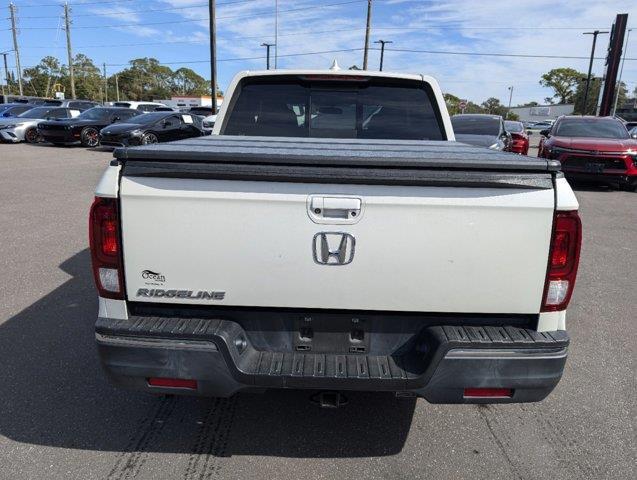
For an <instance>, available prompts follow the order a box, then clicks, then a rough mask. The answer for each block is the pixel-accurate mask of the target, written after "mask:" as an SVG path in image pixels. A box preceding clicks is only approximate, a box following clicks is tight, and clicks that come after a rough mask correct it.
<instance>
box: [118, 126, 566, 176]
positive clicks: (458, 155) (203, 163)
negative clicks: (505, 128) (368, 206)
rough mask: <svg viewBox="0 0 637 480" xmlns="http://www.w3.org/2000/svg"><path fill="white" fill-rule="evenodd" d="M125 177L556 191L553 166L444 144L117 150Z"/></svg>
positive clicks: (312, 141) (283, 140) (284, 140)
mask: <svg viewBox="0 0 637 480" xmlns="http://www.w3.org/2000/svg"><path fill="white" fill-rule="evenodd" d="M114 155H115V158H117V159H118V160H119V161H120V162H122V163H123V164H124V175H127V176H152V177H157V176H160V177H186V178H215V179H229V180H262V181H288V182H290V181H292V182H305V183H357V184H361V183H362V184H392V185H440V184H445V185H447V184H453V185H458V184H462V185H463V186H481V187H484V186H487V185H490V186H502V187H509V188H510V187H512V186H517V187H521V188H552V181H551V173H552V172H557V171H559V169H560V163H559V162H557V161H555V160H546V159H543V158H536V157H527V156H524V155H516V154H512V153H506V152H498V151H494V150H488V149H485V148H480V147H475V146H472V145H465V144H463V143H458V142H446V141H427V140H422V141H414V140H366V139H333V138H290V137H241V136H220V135H212V136H206V137H199V138H193V139H188V140H182V141H178V142H172V143H161V144H154V145H146V146H142V147H132V148H118V149H116V150H115V153H114Z"/></svg>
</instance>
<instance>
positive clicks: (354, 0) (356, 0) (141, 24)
mask: <svg viewBox="0 0 637 480" xmlns="http://www.w3.org/2000/svg"><path fill="white" fill-rule="evenodd" d="M364 1H367V0H348V1H346V2H336V3H326V4H321V5H314V4H312V5H306V6H303V7H298V8H289V9H287V10H279V13H287V12H300V11H307V10H310V9H313V8H327V7H336V6H341V5H349V4H351V3H360V2H364ZM206 5H207V4H206ZM158 11H159V10H158ZM102 15H105V14H102ZM266 15H267V16H269V15H274V12H270V11H267V12H258V13H245V14H239V15H225V16H221V17H217V19H218V20H221V19H226V18H251V17H263V16H266ZM90 16H93V15H90ZM108 16H112V15H111V14H109V15H108ZM58 17H59V16H55V17H50V18H58ZM203 20H205V19H203V18H189V19H184V20H169V21H163V22H137V23H122V24H115V25H77V26H75V28H82V29H96V28H121V27H144V26H149V25H173V24H174V25H176V24H179V23H197V22H201V21H203ZM22 29H23V30H57V27H23V28H22Z"/></svg>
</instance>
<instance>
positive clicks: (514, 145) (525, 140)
mask: <svg viewBox="0 0 637 480" xmlns="http://www.w3.org/2000/svg"><path fill="white" fill-rule="evenodd" d="M504 128H506V131H507V132H509V133H510V134H511V148H510V151H511V152H513V153H519V154H520V155H528V154H529V134H528V133H527V131H526V129H525V128H524V124H522V122H517V121H513V120H505V122H504Z"/></svg>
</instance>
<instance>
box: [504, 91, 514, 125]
mask: <svg viewBox="0 0 637 480" xmlns="http://www.w3.org/2000/svg"><path fill="white" fill-rule="evenodd" d="M508 90H509V106H508V108H507V116H506V118H505V120H507V119H508V118H509V112H510V111H511V100H512V99H513V85H511V86H510V87H508Z"/></svg>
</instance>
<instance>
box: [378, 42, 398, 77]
mask: <svg viewBox="0 0 637 480" xmlns="http://www.w3.org/2000/svg"><path fill="white" fill-rule="evenodd" d="M374 43H380V71H381V72H382V71H383V59H384V58H385V44H386V43H394V42H392V41H391V40H376V41H375V42H374Z"/></svg>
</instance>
